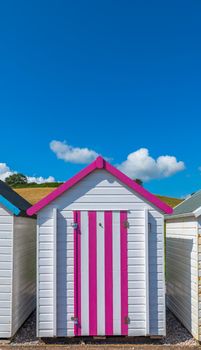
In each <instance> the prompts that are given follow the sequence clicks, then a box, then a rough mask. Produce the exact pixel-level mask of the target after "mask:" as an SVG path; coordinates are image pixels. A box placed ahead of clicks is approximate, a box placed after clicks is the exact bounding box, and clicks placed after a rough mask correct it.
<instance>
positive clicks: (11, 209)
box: [0, 195, 20, 215]
mask: <svg viewBox="0 0 201 350" xmlns="http://www.w3.org/2000/svg"><path fill="white" fill-rule="evenodd" d="M0 203H1V204H2V205H3V206H4V207H5V208H6V209H8V211H9V212H11V213H12V214H14V215H19V214H20V209H19V208H17V207H16V206H15V205H14V204H12V203H11V202H9V201H8V200H7V199H6V198H5V197H4V196H2V195H0Z"/></svg>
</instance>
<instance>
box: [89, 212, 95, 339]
mask: <svg viewBox="0 0 201 350" xmlns="http://www.w3.org/2000/svg"><path fill="white" fill-rule="evenodd" d="M88 217H89V335H97V261H96V259H97V248H96V212H95V211H90V212H89V213H88Z"/></svg>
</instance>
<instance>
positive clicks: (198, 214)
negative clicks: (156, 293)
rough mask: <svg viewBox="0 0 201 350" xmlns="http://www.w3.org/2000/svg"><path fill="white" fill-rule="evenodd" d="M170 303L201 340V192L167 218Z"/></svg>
mask: <svg viewBox="0 0 201 350" xmlns="http://www.w3.org/2000/svg"><path fill="white" fill-rule="evenodd" d="M166 234H167V239H166V242H167V244H166V249H167V263H166V268H167V305H168V308H169V309H170V310H171V311H172V312H173V313H174V314H175V315H176V317H177V318H178V319H179V320H180V321H181V322H182V323H183V325H184V326H185V327H186V328H187V329H188V330H189V332H190V333H191V334H192V335H193V336H194V337H195V338H196V339H197V340H199V341H201V191H198V192H196V193H195V194H193V195H192V196H190V197H189V198H187V199H186V200H185V201H184V202H182V203H181V204H179V205H178V206H177V207H175V209H174V213H173V215H171V217H168V216H167V218H166Z"/></svg>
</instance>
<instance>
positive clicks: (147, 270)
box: [144, 209, 149, 335]
mask: <svg viewBox="0 0 201 350" xmlns="http://www.w3.org/2000/svg"><path fill="white" fill-rule="evenodd" d="M148 216H149V212H148V209H145V210H144V228H145V231H144V232H145V234H144V244H145V291H146V335H149V224H148Z"/></svg>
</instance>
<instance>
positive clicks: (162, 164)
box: [118, 148, 185, 181]
mask: <svg viewBox="0 0 201 350" xmlns="http://www.w3.org/2000/svg"><path fill="white" fill-rule="evenodd" d="M118 168H119V169H120V170H121V171H122V172H124V173H125V174H127V175H128V176H130V177H131V178H133V179H135V178H139V179H141V180H143V181H149V180H151V179H157V178H163V177H169V176H171V175H173V174H175V173H177V172H179V171H181V170H184V169H185V164H184V162H182V161H177V159H176V157H174V156H169V155H166V156H160V157H158V158H157V159H154V158H152V157H151V156H150V155H149V150H148V149H147V148H140V149H139V150H137V151H135V152H132V153H130V154H129V155H128V157H127V159H126V160H125V161H124V162H122V163H121V164H119V165H118Z"/></svg>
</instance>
